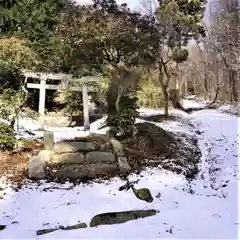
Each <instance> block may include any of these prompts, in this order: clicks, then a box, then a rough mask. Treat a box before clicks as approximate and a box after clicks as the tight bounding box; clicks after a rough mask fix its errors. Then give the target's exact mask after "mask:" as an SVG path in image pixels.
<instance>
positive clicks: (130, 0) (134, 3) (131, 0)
mask: <svg viewBox="0 0 240 240" xmlns="http://www.w3.org/2000/svg"><path fill="white" fill-rule="evenodd" d="M76 2H77V3H79V4H88V3H91V2H92V0H76ZM140 2H141V0H117V3H119V4H120V3H127V4H128V6H129V7H131V8H137V7H138V5H139V3H140Z"/></svg>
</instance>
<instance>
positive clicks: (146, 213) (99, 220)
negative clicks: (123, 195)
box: [90, 209, 157, 227]
mask: <svg viewBox="0 0 240 240" xmlns="http://www.w3.org/2000/svg"><path fill="white" fill-rule="evenodd" d="M156 214H157V211H156V210H154V209H150V210H133V211H124V212H109V213H102V214H99V215H96V216H95V217H93V218H92V220H91V222H90V227H96V226H99V225H112V224H119V223H125V222H128V221H131V220H136V219H138V218H145V217H150V216H154V215H156Z"/></svg>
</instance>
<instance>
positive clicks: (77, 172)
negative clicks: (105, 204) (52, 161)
mask: <svg viewBox="0 0 240 240" xmlns="http://www.w3.org/2000/svg"><path fill="white" fill-rule="evenodd" d="M117 170H118V167H117V165H116V164H106V163H105V164H104V163H103V164H89V165H79V164H73V165H67V166H64V167H63V168H60V169H59V170H57V171H56V172H52V174H51V175H53V177H56V178H58V179H71V180H77V179H82V178H85V179H86V178H93V177H99V176H102V175H107V174H113V173H114V172H116V171H117Z"/></svg>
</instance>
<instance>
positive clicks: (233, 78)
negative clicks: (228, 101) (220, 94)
mask: <svg viewBox="0 0 240 240" xmlns="http://www.w3.org/2000/svg"><path fill="white" fill-rule="evenodd" d="M229 83H230V86H231V95H232V101H234V102H237V101H238V92H237V88H236V71H234V70H233V69H230V70H229Z"/></svg>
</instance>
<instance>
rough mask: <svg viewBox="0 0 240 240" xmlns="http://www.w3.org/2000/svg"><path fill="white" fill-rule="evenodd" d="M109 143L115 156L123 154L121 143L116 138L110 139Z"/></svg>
mask: <svg viewBox="0 0 240 240" xmlns="http://www.w3.org/2000/svg"><path fill="white" fill-rule="evenodd" d="M109 142H110V144H111V147H112V149H113V152H114V154H115V155H116V156H124V150H123V145H122V144H121V143H120V142H119V141H118V140H116V139H113V138H112V139H110V141H109Z"/></svg>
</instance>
